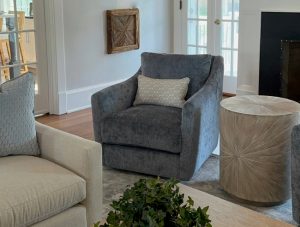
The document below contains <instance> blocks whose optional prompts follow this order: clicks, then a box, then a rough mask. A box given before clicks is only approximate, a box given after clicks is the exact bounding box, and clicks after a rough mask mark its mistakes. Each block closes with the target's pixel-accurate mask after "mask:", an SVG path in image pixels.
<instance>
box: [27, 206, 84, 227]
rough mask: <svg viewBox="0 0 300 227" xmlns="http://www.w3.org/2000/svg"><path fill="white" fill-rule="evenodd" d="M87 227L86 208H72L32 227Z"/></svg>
mask: <svg viewBox="0 0 300 227" xmlns="http://www.w3.org/2000/svg"><path fill="white" fill-rule="evenodd" d="M54 226H55V227H60V226H61V227H87V225H86V209H85V207H84V206H75V207H72V208H70V209H68V210H66V211H64V212H62V213H60V214H58V215H56V216H54V217H52V218H49V219H47V220H45V221H42V222H40V223H37V224H35V225H33V226H32V227H54Z"/></svg>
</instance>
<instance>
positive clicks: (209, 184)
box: [103, 156, 295, 224]
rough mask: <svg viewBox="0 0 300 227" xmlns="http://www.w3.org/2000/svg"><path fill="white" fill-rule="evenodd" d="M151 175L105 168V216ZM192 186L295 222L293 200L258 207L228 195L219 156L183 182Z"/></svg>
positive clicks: (212, 157)
mask: <svg viewBox="0 0 300 227" xmlns="http://www.w3.org/2000/svg"><path fill="white" fill-rule="evenodd" d="M149 177H150V176H146V175H142V174H136V173H132V172H126V171H119V170H113V169H110V168H107V167H104V169H103V182H104V189H103V190H104V200H103V204H104V212H103V217H106V215H107V213H108V212H109V211H110V209H111V208H110V206H109V205H110V204H111V202H112V201H113V200H116V199H118V198H119V197H120V196H121V195H122V193H123V192H124V190H125V189H126V187H127V186H130V185H133V184H134V183H135V182H136V181H138V180H139V179H141V178H149ZM182 183H183V184H185V185H188V186H190V187H192V188H195V189H198V190H200V191H204V192H207V193H209V194H211V195H214V196H217V197H219V198H222V199H225V200H227V201H230V202H233V203H236V204H239V205H241V206H244V207H247V208H250V209H252V210H255V211H257V212H261V213H263V214H265V215H267V216H270V217H272V218H274V219H278V220H281V221H284V222H288V223H290V224H295V222H294V221H293V218H292V202H291V200H289V201H287V202H286V203H284V204H282V205H279V206H274V207H256V206H250V205H247V204H243V203H240V202H238V201H236V200H235V199H233V198H232V197H230V196H229V195H227V194H226V193H225V192H224V191H222V189H221V188H220V185H219V157H218V156H211V157H210V158H209V159H208V160H207V161H206V163H205V164H204V165H203V167H202V168H201V169H200V170H199V171H198V172H197V173H196V174H195V175H194V177H193V178H192V179H191V180H190V181H186V182H182Z"/></svg>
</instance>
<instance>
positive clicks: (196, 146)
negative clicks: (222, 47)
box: [180, 57, 224, 179]
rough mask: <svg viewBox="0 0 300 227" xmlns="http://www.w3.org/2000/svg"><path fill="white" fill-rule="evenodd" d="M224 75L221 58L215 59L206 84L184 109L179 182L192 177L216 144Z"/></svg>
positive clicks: (188, 101)
mask: <svg viewBox="0 0 300 227" xmlns="http://www.w3.org/2000/svg"><path fill="white" fill-rule="evenodd" d="M223 75H224V65H223V58H222V57H214V61H213V65H212V69H211V73H210V76H209V78H208V80H207V82H206V83H205V85H204V86H203V87H202V88H201V89H200V90H199V91H198V92H197V93H195V94H194V95H193V96H192V97H191V98H190V99H189V100H187V102H186V103H185V105H184V107H183V110H182V124H181V131H182V152H181V154H180V178H181V179H189V178H190V177H192V176H193V174H194V171H195V170H198V169H199V168H200V167H201V165H202V164H203V162H204V161H205V160H206V159H207V158H208V157H209V156H210V155H211V153H212V152H213V150H214V149H215V147H216V146H217V144H218V138H219V111H220V101H221V99H222V92H223Z"/></svg>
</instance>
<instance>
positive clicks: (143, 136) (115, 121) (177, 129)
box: [101, 105, 181, 153]
mask: <svg viewBox="0 0 300 227" xmlns="http://www.w3.org/2000/svg"><path fill="white" fill-rule="evenodd" d="M101 137H102V142H103V143H106V144H115V145H128V146H137V147H145V148H151V149H157V150H162V151H167V152H172V153H180V151H181V109H179V108H175V107H165V106H154V105H140V106H136V107H131V108H129V109H127V110H125V111H121V112H118V113H113V114H111V115H109V116H108V117H106V118H104V119H103V121H102V123H101Z"/></svg>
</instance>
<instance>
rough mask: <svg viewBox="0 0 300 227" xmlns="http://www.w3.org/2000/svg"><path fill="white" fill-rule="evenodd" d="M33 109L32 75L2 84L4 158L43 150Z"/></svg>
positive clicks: (0, 135) (1, 144)
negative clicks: (37, 135) (39, 142)
mask: <svg viewBox="0 0 300 227" xmlns="http://www.w3.org/2000/svg"><path fill="white" fill-rule="evenodd" d="M33 109H34V79H33V76H32V75H31V74H25V75H23V76H20V77H18V78H16V79H14V80H11V81H8V82H6V83H4V84H2V85H0V157H4V156H8V155H38V154H39V153H40V151H39V147H38V143H37V137H36V130H35V119H34V114H33Z"/></svg>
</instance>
